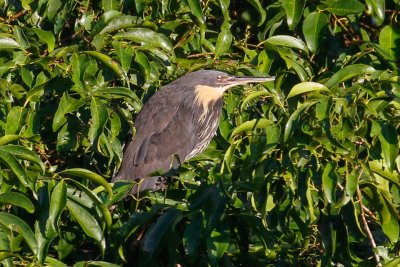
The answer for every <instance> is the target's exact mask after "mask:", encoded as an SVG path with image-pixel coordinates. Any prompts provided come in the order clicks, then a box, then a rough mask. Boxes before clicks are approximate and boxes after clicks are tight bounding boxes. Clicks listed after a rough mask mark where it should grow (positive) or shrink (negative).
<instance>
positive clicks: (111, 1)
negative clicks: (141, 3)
mask: <svg viewBox="0 0 400 267" xmlns="http://www.w3.org/2000/svg"><path fill="white" fill-rule="evenodd" d="M101 2H102V6H103V9H104V11H106V12H107V11H110V10H118V9H119V8H120V1H118V0H102V1H101Z"/></svg>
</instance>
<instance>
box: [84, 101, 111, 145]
mask: <svg viewBox="0 0 400 267" xmlns="http://www.w3.org/2000/svg"><path fill="white" fill-rule="evenodd" d="M90 112H91V115H92V117H91V119H90V128H89V133H88V137H89V140H90V143H91V144H92V145H93V144H94V143H95V141H96V140H97V138H98V137H99V136H100V134H101V133H102V132H103V129H104V126H105V124H106V122H107V120H108V116H109V114H108V110H107V107H106V105H105V104H104V103H103V102H102V101H99V99H98V98H95V97H92V101H91V103H90Z"/></svg>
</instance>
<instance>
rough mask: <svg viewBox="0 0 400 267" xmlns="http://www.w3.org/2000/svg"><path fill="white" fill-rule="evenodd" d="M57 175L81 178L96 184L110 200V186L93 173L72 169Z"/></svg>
mask: <svg viewBox="0 0 400 267" xmlns="http://www.w3.org/2000/svg"><path fill="white" fill-rule="evenodd" d="M59 175H65V176H75V177H81V178H84V179H88V180H91V181H93V182H95V183H98V184H100V185H101V186H103V187H104V188H105V189H106V191H107V193H108V194H109V198H112V195H113V193H112V189H111V186H110V184H109V183H108V182H107V181H106V180H105V179H104V178H103V177H101V176H100V175H98V174H96V173H94V172H91V171H89V170H86V169H81V168H72V169H67V170H64V171H61V172H59Z"/></svg>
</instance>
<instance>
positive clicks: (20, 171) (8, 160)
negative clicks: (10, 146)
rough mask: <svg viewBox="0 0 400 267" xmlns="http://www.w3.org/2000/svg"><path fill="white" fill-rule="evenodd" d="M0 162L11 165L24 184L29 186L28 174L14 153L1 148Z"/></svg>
mask: <svg viewBox="0 0 400 267" xmlns="http://www.w3.org/2000/svg"><path fill="white" fill-rule="evenodd" d="M0 163H3V164H5V165H6V166H7V167H9V168H10V169H11V171H12V172H13V173H14V174H15V176H17V178H18V180H19V181H20V182H21V183H22V184H23V185H24V186H28V185H29V184H30V181H29V177H28V175H27V174H26V172H25V170H24V168H23V167H22V166H21V164H20V163H19V162H18V160H17V158H16V157H15V156H14V155H13V154H11V153H10V152H7V151H3V150H0Z"/></svg>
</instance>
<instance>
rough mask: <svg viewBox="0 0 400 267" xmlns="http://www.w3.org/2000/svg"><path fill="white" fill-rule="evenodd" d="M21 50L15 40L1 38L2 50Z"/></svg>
mask: <svg viewBox="0 0 400 267" xmlns="http://www.w3.org/2000/svg"><path fill="white" fill-rule="evenodd" d="M19 48H21V46H20V45H19V43H17V41H15V40H14V39H12V38H10V37H0V50H4V49H19Z"/></svg>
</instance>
